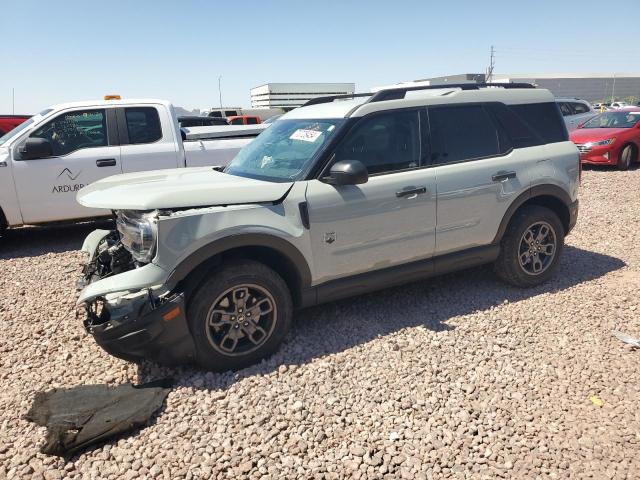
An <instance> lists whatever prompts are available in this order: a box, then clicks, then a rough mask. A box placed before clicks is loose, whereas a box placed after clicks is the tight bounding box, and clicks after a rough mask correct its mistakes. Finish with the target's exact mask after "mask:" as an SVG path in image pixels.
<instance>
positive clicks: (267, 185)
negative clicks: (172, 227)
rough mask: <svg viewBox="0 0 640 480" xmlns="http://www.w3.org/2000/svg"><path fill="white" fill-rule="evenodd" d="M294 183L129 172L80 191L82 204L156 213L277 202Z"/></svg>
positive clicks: (192, 171)
mask: <svg viewBox="0 0 640 480" xmlns="http://www.w3.org/2000/svg"><path fill="white" fill-rule="evenodd" d="M291 185H293V182H285V183H275V182H265V181H262V180H253V179H250V178H244V177H237V176H234V175H227V174H226V173H221V172H217V171H215V170H213V169H212V168H211V167H199V168H175V169H170V170H154V171H150V172H139V173H126V174H123V175H114V176H112V177H107V178H104V179H102V180H98V181H97V182H95V183H92V184H91V185H89V186H87V187H84V188H83V189H82V190H80V191H79V192H78V195H77V196H76V199H77V200H78V203H80V205H83V206H85V207H92V208H106V209H109V210H155V209H172V208H185V207H205V206H213V205H233V204H242V203H259V202H275V201H277V200H280V199H281V198H283V197H284V196H285V195H286V193H287V192H288V191H289V189H290V188H291Z"/></svg>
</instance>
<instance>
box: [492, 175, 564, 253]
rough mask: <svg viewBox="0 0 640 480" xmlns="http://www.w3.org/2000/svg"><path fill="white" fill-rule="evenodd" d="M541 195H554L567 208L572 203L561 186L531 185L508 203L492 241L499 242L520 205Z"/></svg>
mask: <svg viewBox="0 0 640 480" xmlns="http://www.w3.org/2000/svg"><path fill="white" fill-rule="evenodd" d="M542 196H546V197H554V198H556V199H558V200H559V201H560V202H562V204H563V205H565V206H566V207H567V209H570V205H571V203H572V202H571V197H570V196H569V194H568V193H567V192H566V191H565V190H563V189H562V188H560V187H558V186H557V185H551V184H549V185H536V186H533V187H531V188H529V189H527V191H526V192H523V193H521V194H520V195H518V196H517V197H516V199H515V200H514V201H513V202H511V205H509V208H507V211H506V213H505V214H504V216H503V217H502V221H501V222H500V226H499V227H498V232H497V233H496V236H495V237H494V239H493V243H494V244H497V243H500V241H501V240H502V236H503V235H504V233H505V232H506V231H507V227H508V226H509V222H511V219H512V218H513V215H514V214H515V213H516V211H517V210H518V209H519V208H520V207H521V206H522V205H524V204H525V203H526V202H528V201H529V200H531V199H534V198H536V197H542Z"/></svg>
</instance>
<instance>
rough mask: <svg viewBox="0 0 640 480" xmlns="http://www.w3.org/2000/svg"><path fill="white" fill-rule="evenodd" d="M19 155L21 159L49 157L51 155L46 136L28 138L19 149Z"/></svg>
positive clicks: (51, 150)
mask: <svg viewBox="0 0 640 480" xmlns="http://www.w3.org/2000/svg"><path fill="white" fill-rule="evenodd" d="M20 156H21V157H22V159H23V160H32V159H35V158H47V157H51V156H53V148H52V147H51V142H49V140H47V139H46V138H28V139H27V141H26V143H25V144H24V146H23V147H22V148H21V149H20Z"/></svg>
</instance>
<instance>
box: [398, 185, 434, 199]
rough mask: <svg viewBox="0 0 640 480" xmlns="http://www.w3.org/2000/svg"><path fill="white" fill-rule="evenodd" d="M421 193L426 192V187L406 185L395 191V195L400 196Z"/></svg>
mask: <svg viewBox="0 0 640 480" xmlns="http://www.w3.org/2000/svg"><path fill="white" fill-rule="evenodd" d="M421 193H427V187H406V188H405V189H403V190H398V191H397V192H396V197H398V198H402V197H409V196H411V195H413V196H416V195H420V194H421Z"/></svg>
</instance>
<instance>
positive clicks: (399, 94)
mask: <svg viewBox="0 0 640 480" xmlns="http://www.w3.org/2000/svg"><path fill="white" fill-rule="evenodd" d="M490 87H496V88H536V87H535V85H533V84H531V83H449V84H444V85H421V86H414V87H391V88H386V89H384V90H379V91H377V92H375V93H373V92H368V93H350V94H346V95H329V96H326V97H317V98H312V99H311V100H309V101H307V103H305V104H304V105H302V106H303V107H308V106H309V105H318V104H321V103H329V102H333V101H334V100H340V99H343V98H356V97H371V98H369V100H367V101H366V102H365V103H372V102H382V101H384V100H399V99H402V98H404V97H405V95H406V93H407V92H411V91H415V90H442V89H445V88H460V89H461V90H479V89H481V88H490Z"/></svg>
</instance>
